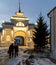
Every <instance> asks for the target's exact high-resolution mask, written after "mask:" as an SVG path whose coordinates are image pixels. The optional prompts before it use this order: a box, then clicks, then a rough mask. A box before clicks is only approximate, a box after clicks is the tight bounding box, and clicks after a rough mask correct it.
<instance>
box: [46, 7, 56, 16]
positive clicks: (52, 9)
mask: <svg viewBox="0 0 56 65" xmlns="http://www.w3.org/2000/svg"><path fill="white" fill-rule="evenodd" d="M55 9H56V6H55V7H54V8H53V9H52V10H51V11H50V12H49V13H48V14H47V16H49V14H50V13H51V12H52V11H54V10H55Z"/></svg>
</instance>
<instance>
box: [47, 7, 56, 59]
mask: <svg viewBox="0 0 56 65" xmlns="http://www.w3.org/2000/svg"><path fill="white" fill-rule="evenodd" d="M48 17H49V18H50V32H51V35H50V36H51V38H50V42H51V56H52V57H53V58H56V7H54V8H53V9H52V10H51V11H50V12H49V13H48Z"/></svg>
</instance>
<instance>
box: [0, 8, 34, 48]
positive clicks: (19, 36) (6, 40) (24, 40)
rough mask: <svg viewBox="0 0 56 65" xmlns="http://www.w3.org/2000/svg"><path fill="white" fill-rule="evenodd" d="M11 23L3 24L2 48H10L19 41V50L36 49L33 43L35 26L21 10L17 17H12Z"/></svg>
mask: <svg viewBox="0 0 56 65" xmlns="http://www.w3.org/2000/svg"><path fill="white" fill-rule="evenodd" d="M10 21H11V22H4V23H2V32H0V46H4V47H8V46H9V45H10V44H11V43H14V41H15V40H17V42H18V44H19V48H34V43H33V41H32V36H33V33H32V31H33V30H34V24H30V23H29V19H28V18H27V17H25V16H24V13H23V12H21V10H20V8H19V11H18V12H16V14H15V16H11V18H10Z"/></svg>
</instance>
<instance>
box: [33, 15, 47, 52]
mask: <svg viewBox="0 0 56 65" xmlns="http://www.w3.org/2000/svg"><path fill="white" fill-rule="evenodd" d="M34 29H35V30H34V34H33V41H34V43H35V49H36V50H37V49H39V51H43V50H44V48H45V46H46V44H47V43H48V41H47V39H46V36H47V35H48V30H47V24H46V23H45V22H44V18H43V16H42V15H40V16H39V18H38V21H37V25H36V26H35V28H34Z"/></svg>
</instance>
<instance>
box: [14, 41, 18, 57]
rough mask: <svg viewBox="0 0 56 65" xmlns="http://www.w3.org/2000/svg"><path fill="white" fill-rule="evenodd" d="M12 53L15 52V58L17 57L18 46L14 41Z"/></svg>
mask: <svg viewBox="0 0 56 65" xmlns="http://www.w3.org/2000/svg"><path fill="white" fill-rule="evenodd" d="M14 52H15V57H16V56H18V44H17V42H16V41H15V42H14Z"/></svg>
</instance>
